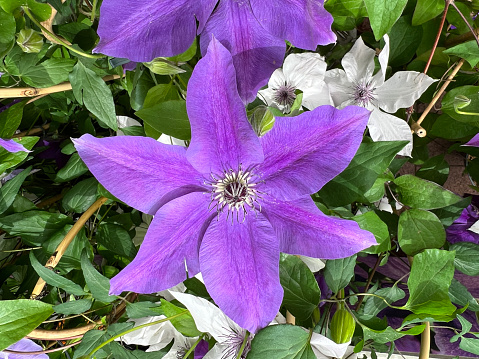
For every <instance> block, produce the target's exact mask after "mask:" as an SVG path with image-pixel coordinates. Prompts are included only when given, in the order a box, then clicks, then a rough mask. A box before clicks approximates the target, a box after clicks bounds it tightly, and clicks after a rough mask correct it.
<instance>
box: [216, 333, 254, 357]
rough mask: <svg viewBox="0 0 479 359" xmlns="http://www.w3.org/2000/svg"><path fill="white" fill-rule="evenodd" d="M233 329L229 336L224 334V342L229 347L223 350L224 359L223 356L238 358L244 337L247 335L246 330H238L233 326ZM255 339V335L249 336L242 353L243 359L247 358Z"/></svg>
mask: <svg viewBox="0 0 479 359" xmlns="http://www.w3.org/2000/svg"><path fill="white" fill-rule="evenodd" d="M230 329H231V333H230V334H229V335H227V336H224V338H225V340H224V341H223V342H222V344H226V345H227V348H226V349H225V350H224V351H223V355H222V359H223V358H236V357H238V353H239V351H240V349H241V346H242V345H243V341H244V337H245V335H246V331H244V330H241V331H237V330H235V329H233V328H230ZM252 340H253V336H251V335H250V336H249V337H248V339H247V340H246V345H245V347H244V350H243V353H242V354H241V359H244V358H246V355H247V354H248V353H249V351H250V350H251V341H252Z"/></svg>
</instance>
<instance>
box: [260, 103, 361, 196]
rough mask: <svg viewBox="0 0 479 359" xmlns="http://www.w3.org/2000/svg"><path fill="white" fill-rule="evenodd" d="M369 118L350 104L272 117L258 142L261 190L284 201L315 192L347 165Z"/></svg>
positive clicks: (358, 108)
mask: <svg viewBox="0 0 479 359" xmlns="http://www.w3.org/2000/svg"><path fill="white" fill-rule="evenodd" d="M369 114H370V113H369V111H368V110H366V109H364V108H361V107H356V106H349V107H346V108H344V109H343V110H337V109H335V108H334V107H332V106H320V107H317V108H315V109H314V110H313V111H310V112H305V113H303V114H301V115H299V116H296V117H279V118H276V122H275V125H274V127H273V129H272V130H271V131H269V132H268V133H266V135H265V136H264V137H262V138H261V142H262V144H263V150H264V155H265V160H264V163H263V164H262V165H260V166H259V172H261V173H262V175H263V180H264V184H263V185H262V190H263V191H264V192H266V193H269V194H273V195H274V197H276V198H280V199H285V200H292V199H295V198H298V197H301V196H304V195H307V194H311V193H315V192H317V191H319V190H320V189H321V187H323V186H324V185H325V184H326V183H327V182H329V181H330V180H331V179H333V178H334V177H336V176H337V175H338V174H339V173H341V172H342V171H343V170H344V169H345V168H346V167H347V166H348V164H349V162H351V159H352V158H353V156H354V154H355V153H356V151H357V149H358V147H359V145H360V144H361V140H362V138H363V132H364V129H365V128H366V124H367V122H368V118H369Z"/></svg>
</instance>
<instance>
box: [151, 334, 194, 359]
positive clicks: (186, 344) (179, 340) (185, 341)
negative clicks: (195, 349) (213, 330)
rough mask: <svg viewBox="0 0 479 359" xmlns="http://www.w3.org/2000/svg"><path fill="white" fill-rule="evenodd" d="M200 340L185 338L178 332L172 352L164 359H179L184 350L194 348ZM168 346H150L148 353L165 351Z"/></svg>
mask: <svg viewBox="0 0 479 359" xmlns="http://www.w3.org/2000/svg"><path fill="white" fill-rule="evenodd" d="M197 340H198V337H193V338H190V337H185V336H184V335H183V334H181V333H180V332H176V335H175V338H174V342H173V345H172V346H171V349H170V351H169V352H168V353H167V354H166V355H165V356H164V357H163V359H165V358H166V359H168V358H171V359H177V358H178V352H179V351H183V350H184V349H187V350H189V348H191V347H192V346H193V344H194V343H195V342H196V341H197ZM165 346H166V345H163V346H160V345H158V344H155V345H152V346H150V347H149V348H148V349H147V350H146V352H156V351H159V350H161V349H163V348H164V347H165Z"/></svg>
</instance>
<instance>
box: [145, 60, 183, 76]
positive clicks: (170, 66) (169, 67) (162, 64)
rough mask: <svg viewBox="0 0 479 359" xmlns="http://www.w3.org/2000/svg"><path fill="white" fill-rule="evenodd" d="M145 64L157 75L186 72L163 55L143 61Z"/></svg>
mask: <svg viewBox="0 0 479 359" xmlns="http://www.w3.org/2000/svg"><path fill="white" fill-rule="evenodd" d="M145 66H146V67H148V68H149V69H150V70H151V71H153V72H154V73H155V74H158V75H176V74H181V73H183V72H186V71H185V70H183V69H182V68H181V67H178V66H176V65H175V64H174V63H172V62H171V61H168V60H167V59H166V58H164V57H157V58H156V59H153V60H152V61H150V62H145Z"/></svg>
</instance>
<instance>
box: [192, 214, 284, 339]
mask: <svg viewBox="0 0 479 359" xmlns="http://www.w3.org/2000/svg"><path fill="white" fill-rule="evenodd" d="M200 266H201V272H202V274H203V279H204V281H205V285H206V289H207V290H208V293H210V295H211V297H212V298H213V299H214V301H215V303H216V304H217V305H218V306H219V307H220V309H221V310H222V311H223V312H224V313H225V314H226V315H227V316H228V317H230V318H231V319H233V320H234V321H235V322H236V323H237V324H238V325H239V326H241V327H242V328H245V329H247V330H249V331H250V332H252V333H255V332H256V331H257V330H258V329H260V328H263V327H265V326H267V325H268V324H269V323H270V322H271V321H272V320H273V319H274V317H275V316H276V313H278V310H279V307H280V305H281V301H282V299H283V289H282V287H281V285H280V283H279V246H278V241H277V239H276V237H275V235H274V232H273V229H272V228H271V225H270V224H269V223H268V221H267V220H266V219H265V218H264V217H263V216H262V215H261V214H258V215H255V214H253V213H249V214H248V215H247V216H246V218H245V221H244V222H241V220H240V221H238V220H236V218H233V219H232V218H227V212H226V211H225V212H223V213H222V214H220V216H219V218H218V219H217V220H213V221H212V222H211V224H210V226H209V228H208V230H207V231H206V233H205V236H204V239H203V242H202V244H201V249H200Z"/></svg>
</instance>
